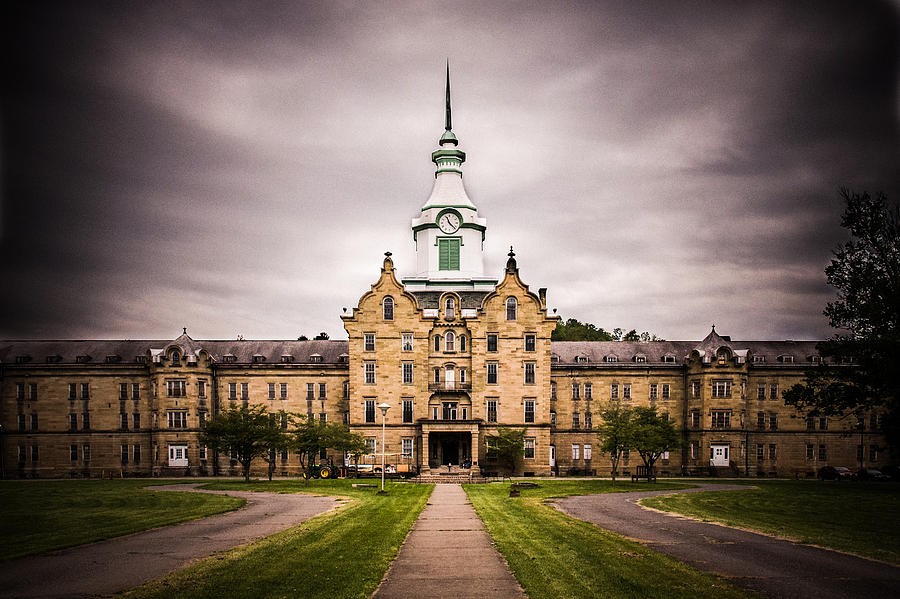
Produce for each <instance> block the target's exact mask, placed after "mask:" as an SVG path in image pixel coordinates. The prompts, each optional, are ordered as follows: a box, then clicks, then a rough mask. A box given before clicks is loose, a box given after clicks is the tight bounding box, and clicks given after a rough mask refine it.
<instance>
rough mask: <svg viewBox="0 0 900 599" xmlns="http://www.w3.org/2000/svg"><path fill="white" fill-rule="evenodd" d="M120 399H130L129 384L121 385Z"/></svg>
mask: <svg viewBox="0 0 900 599" xmlns="http://www.w3.org/2000/svg"><path fill="white" fill-rule="evenodd" d="M119 399H128V383H119Z"/></svg>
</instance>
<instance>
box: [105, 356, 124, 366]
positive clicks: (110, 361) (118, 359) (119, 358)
mask: <svg viewBox="0 0 900 599" xmlns="http://www.w3.org/2000/svg"><path fill="white" fill-rule="evenodd" d="M121 361H122V356H117V355H115V354H110V355H108V356H106V363H107V364H115V363H117V362H121Z"/></svg>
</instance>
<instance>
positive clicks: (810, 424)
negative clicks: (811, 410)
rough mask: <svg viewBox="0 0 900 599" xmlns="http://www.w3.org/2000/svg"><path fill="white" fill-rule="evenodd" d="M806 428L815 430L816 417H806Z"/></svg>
mask: <svg viewBox="0 0 900 599" xmlns="http://www.w3.org/2000/svg"><path fill="white" fill-rule="evenodd" d="M806 430H808V431H814V430H816V419H815V417H814V416H807V417H806Z"/></svg>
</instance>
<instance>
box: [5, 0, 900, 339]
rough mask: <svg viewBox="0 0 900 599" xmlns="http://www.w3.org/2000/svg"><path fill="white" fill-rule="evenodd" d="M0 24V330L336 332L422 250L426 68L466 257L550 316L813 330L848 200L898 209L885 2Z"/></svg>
mask: <svg viewBox="0 0 900 599" xmlns="http://www.w3.org/2000/svg"><path fill="white" fill-rule="evenodd" d="M0 10H2V11H3V14H2V20H3V22H4V24H3V25H2V27H3V35H2V37H3V41H2V44H3V57H2V60H3V65H4V66H3V83H2V94H3V95H2V102H3V103H2V130H0V133H2V155H0V159H2V167H3V170H2V183H3V185H2V193H3V196H2V204H0V206H2V207H0V288H2V289H3V291H2V293H0V337H5V338H37V339H40V338H130V339H138V338H174V337H175V336H177V335H178V334H179V333H180V332H181V327H182V326H187V327H188V332H189V333H190V334H191V335H192V336H193V337H194V338H196V339H204V338H205V339H211V338H213V339H230V338H234V337H236V336H237V335H239V334H240V335H243V336H244V337H246V338H273V339H290V338H296V337H297V336H298V335H300V334H306V335H310V336H311V335H313V334H315V333H317V332H319V331H327V332H328V333H329V334H330V335H331V336H332V337H333V338H344V337H345V333H344V331H343V329H342V326H341V322H340V319H339V314H340V313H341V309H342V308H343V307H351V306H354V305H355V304H356V301H357V300H358V299H359V296H360V295H361V294H362V293H363V292H364V291H366V290H367V289H368V288H369V285H370V284H371V283H372V282H374V281H375V280H376V279H377V277H378V273H379V268H380V266H381V261H382V254H383V252H384V251H386V250H390V251H392V252H394V259H395V264H396V266H397V268H398V269H399V270H400V271H401V273H410V272H411V271H412V269H413V268H414V267H415V262H414V254H413V242H412V235H411V232H410V229H409V222H410V219H411V218H412V217H413V216H415V215H416V212H417V210H418V209H419V208H420V207H421V205H422V204H423V202H424V200H425V198H426V197H427V195H428V193H429V191H430V188H431V183H432V180H433V172H434V165H433V164H432V163H431V162H430V152H431V151H432V150H433V149H434V148H435V147H436V143H437V139H438V137H439V136H440V135H441V133H442V131H443V109H444V107H443V100H444V87H443V86H444V62H445V60H446V59H448V58H449V60H450V64H451V71H452V77H453V112H454V115H453V117H454V118H453V123H454V131H455V132H456V134H457V135H458V137H459V139H460V142H461V143H460V147H461V148H462V149H463V150H465V151H466V152H467V155H468V161H467V163H466V165H465V181H466V185H467V188H468V190H469V195H470V196H471V198H472V199H473V201H474V202H475V204H476V205H477V206H478V207H479V210H480V212H481V214H482V216H484V217H486V218H487V219H488V232H487V240H486V244H485V253H486V256H487V269H488V273H489V274H497V275H499V274H500V271H501V269H502V267H503V265H504V264H505V261H506V252H507V251H508V248H509V246H510V245H513V246H515V249H516V252H517V254H518V260H519V267H520V273H521V275H522V277H523V279H524V280H525V281H526V282H527V283H528V284H530V285H531V286H532V288H534V289H536V288H537V287H548V288H549V294H548V299H549V303H550V306H551V307H554V308H557V309H558V314H559V315H562V316H564V317H566V318H568V317H575V318H578V319H579V320H583V321H590V322H593V323H596V324H597V325H598V326H603V327H605V328H607V329H611V328H613V327H623V328H625V329H630V328H636V329H638V330H649V331H651V332H653V333H656V334H657V335H660V336H662V337H664V338H667V339H700V338H702V337H703V336H704V335H705V334H706V333H707V332H708V330H709V325H710V324H711V323H716V324H717V325H718V330H719V331H720V332H721V333H723V334H731V335H732V336H733V337H735V338H741V339H810V338H821V337H823V336H826V335H828V334H829V329H828V326H827V322H826V320H825V318H824V317H823V316H822V315H821V312H822V308H823V307H824V304H825V302H827V301H828V300H829V299H831V298H832V292H831V291H830V289H829V288H828V286H827V285H826V283H825V278H824V275H823V272H822V271H823V268H824V267H825V265H826V264H827V262H828V260H829V258H830V254H831V250H832V249H833V248H834V247H835V246H836V245H837V244H838V243H840V242H841V241H842V240H844V239H845V237H844V235H845V234H844V231H843V230H842V229H841V228H840V226H839V222H840V213H841V208H842V205H841V200H840V196H839V194H838V189H839V188H840V187H841V186H846V187H850V188H853V189H857V190H863V189H866V190H870V191H877V190H882V191H884V192H886V193H888V194H889V196H890V197H891V198H894V199H896V198H897V197H898V196H900V176H898V173H900V168H898V166H900V164H898V157H900V133H898V96H897V83H898V9H897V5H896V4H891V3H885V4H881V3H877V2H873V3H862V2H843V3H829V2H808V3H804V2H783V3H761V2H754V3H746V2H734V3H731V2H708V3H674V2H650V3H639V2H624V1H623V2H586V3H583V4H575V3H545V2H536V3H505V2H496V3H485V2H462V1H460V2H440V3H424V2H409V3H402V2H397V1H392V2H386V3H359V4H357V3H352V2H320V3H310V4H301V3H299V2H284V3H276V2H273V3H259V2H252V3H251V2H247V3H238V2H216V3H200V2H175V1H172V2H127V3H119V2H77V3H69V2H61V3H48V2H8V3H4V8H2V9H0Z"/></svg>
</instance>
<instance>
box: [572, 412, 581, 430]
mask: <svg viewBox="0 0 900 599" xmlns="http://www.w3.org/2000/svg"><path fill="white" fill-rule="evenodd" d="M572 428H581V414H579V413H578V412H572Z"/></svg>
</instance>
